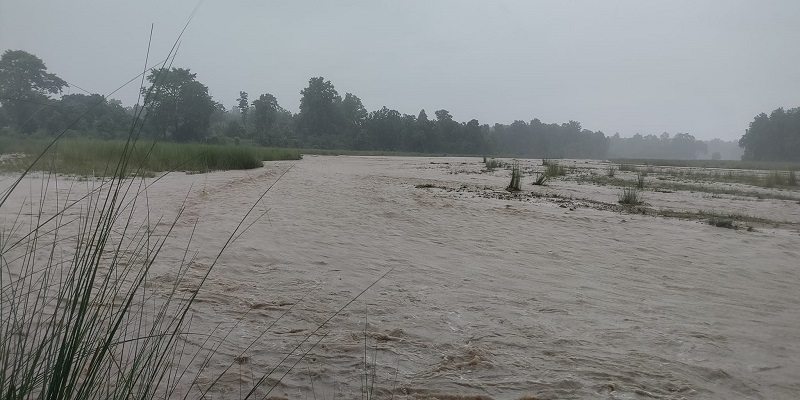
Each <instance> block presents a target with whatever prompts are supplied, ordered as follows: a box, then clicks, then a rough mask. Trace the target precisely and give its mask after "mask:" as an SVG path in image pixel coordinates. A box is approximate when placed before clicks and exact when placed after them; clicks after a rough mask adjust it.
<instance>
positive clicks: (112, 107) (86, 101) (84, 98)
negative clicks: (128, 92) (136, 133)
mask: <svg viewBox="0 0 800 400" xmlns="http://www.w3.org/2000/svg"><path fill="white" fill-rule="evenodd" d="M131 121H132V118H131V116H129V115H128V113H127V112H126V111H125V109H124V108H123V107H122V103H120V101H119V100H114V99H108V100H106V98H105V97H104V96H102V95H99V94H91V95H86V94H79V93H78V94H69V95H66V96H62V97H61V99H60V100H58V101H56V102H54V103H53V111H52V112H51V113H49V117H48V118H47V122H46V124H45V128H46V129H47V131H48V132H49V133H51V134H55V133H58V132H59V131H61V130H63V129H65V128H66V127H67V126H70V125H71V127H72V129H74V130H77V131H81V132H85V133H89V134H94V135H97V136H99V137H106V138H110V137H113V136H114V134H115V133H119V132H124V131H127V130H128V129H129V128H130V124H131Z"/></svg>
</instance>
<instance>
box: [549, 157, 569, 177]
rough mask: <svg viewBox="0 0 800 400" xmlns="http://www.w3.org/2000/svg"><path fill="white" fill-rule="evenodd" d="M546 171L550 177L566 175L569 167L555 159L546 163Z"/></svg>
mask: <svg viewBox="0 0 800 400" xmlns="http://www.w3.org/2000/svg"><path fill="white" fill-rule="evenodd" d="M545 173H546V174H547V176H548V177H554V176H564V175H566V174H567V169H566V168H564V166H563V165H561V164H559V163H557V162H555V161H549V162H548V163H547V164H545Z"/></svg>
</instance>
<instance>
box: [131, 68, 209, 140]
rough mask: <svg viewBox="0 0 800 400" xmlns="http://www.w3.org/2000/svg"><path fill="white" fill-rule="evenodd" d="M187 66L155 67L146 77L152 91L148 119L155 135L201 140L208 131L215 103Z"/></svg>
mask: <svg viewBox="0 0 800 400" xmlns="http://www.w3.org/2000/svg"><path fill="white" fill-rule="evenodd" d="M196 76H197V74H193V73H191V72H190V71H189V69H183V68H172V70H167V69H161V70H155V71H152V72H151V73H150V75H148V76H147V80H148V81H150V83H151V85H152V86H151V87H152V88H153V90H152V91H149V90H148V89H147V88H142V92H143V93H144V94H148V93H149V95H148V96H147V98H146V99H145V104H147V105H148V119H149V121H150V123H151V125H152V127H153V129H154V130H155V132H156V133H157V134H162V135H169V136H171V137H172V139H173V140H176V141H180V142H187V141H196V140H201V139H203V137H205V135H206V133H207V132H208V127H209V125H210V123H211V115H212V114H213V113H214V111H215V110H216V108H217V107H216V106H215V102H214V101H213V100H212V99H211V96H209V94H208V87H206V86H205V85H203V84H202V83H200V82H198V81H197V80H196V79H195V77H196Z"/></svg>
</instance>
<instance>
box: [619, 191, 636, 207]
mask: <svg viewBox="0 0 800 400" xmlns="http://www.w3.org/2000/svg"><path fill="white" fill-rule="evenodd" d="M617 197H618V199H619V203H620V204H625V205H630V206H637V205H639V204H642V194H641V193H640V192H639V189H637V188H623V189H622V191H621V192H620V193H619V195H618V196H617Z"/></svg>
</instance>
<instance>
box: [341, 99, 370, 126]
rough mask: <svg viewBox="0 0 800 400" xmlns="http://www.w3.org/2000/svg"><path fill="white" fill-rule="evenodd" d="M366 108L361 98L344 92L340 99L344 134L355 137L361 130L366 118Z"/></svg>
mask: <svg viewBox="0 0 800 400" xmlns="http://www.w3.org/2000/svg"><path fill="white" fill-rule="evenodd" d="M367 115H369V113H367V109H366V108H364V104H362V103H361V99H359V98H358V96H356V95H354V94H352V93H346V94H345V95H344V100H342V118H343V119H344V129H345V130H346V132H345V133H346V134H348V135H350V136H352V137H355V136H357V135H358V134H359V133H360V132H361V128H362V126H363V125H364V121H365V120H366V119H367Z"/></svg>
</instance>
